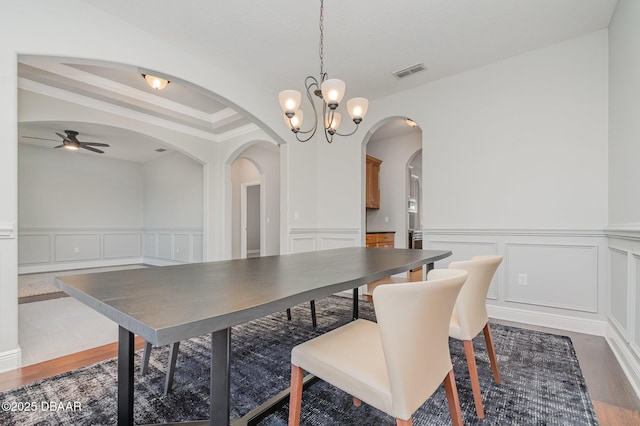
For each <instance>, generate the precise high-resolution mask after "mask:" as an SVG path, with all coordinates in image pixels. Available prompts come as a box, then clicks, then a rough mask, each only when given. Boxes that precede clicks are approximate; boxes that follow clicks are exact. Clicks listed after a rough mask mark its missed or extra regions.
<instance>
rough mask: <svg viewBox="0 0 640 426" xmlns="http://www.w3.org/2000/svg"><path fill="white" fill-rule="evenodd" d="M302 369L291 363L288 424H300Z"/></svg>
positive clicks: (291, 425)
mask: <svg viewBox="0 0 640 426" xmlns="http://www.w3.org/2000/svg"><path fill="white" fill-rule="evenodd" d="M303 376H304V371H303V370H302V368H300V367H298V366H297V365H294V364H291V391H290V393H289V426H300V410H301V407H302V378H303Z"/></svg>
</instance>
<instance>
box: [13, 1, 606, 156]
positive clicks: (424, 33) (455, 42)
mask: <svg viewBox="0 0 640 426" xmlns="http://www.w3.org/2000/svg"><path fill="white" fill-rule="evenodd" d="M83 1H85V2H86V3H88V4H91V5H93V6H95V7H98V8H100V9H102V10H104V11H105V12H107V13H109V14H112V15H114V16H116V17H118V18H120V19H122V20H124V21H127V22H129V23H130V24H131V25H134V26H136V27H139V28H141V29H143V30H145V31H147V32H150V33H152V34H154V35H155V36H156V37H158V38H160V39H163V40H165V41H166V42H167V43H171V44H174V45H176V46H178V47H179V48H181V49H182V50H184V51H187V52H190V53H192V54H193V55H197V56H198V57H200V58H205V59H208V60H209V61H210V62H211V63H213V64H214V65H215V66H217V67H220V68H223V69H225V70H229V71H232V72H233V73H234V74H235V75H237V76H239V77H240V78H244V79H247V80H249V81H253V82H257V83H259V84H260V85H261V86H263V88H264V89H265V90H266V91H268V92H271V93H273V95H274V105H275V97H276V94H277V92H278V91H280V90H283V89H286V88H295V89H298V90H302V89H303V84H304V77H305V76H306V75H313V76H316V77H317V76H318V74H319V58H318V42H319V29H318V19H319V5H320V3H319V0H318V1H310V0H307V1H300V0H277V1H253V2H246V1H224V2H223V1H210V0H206V1H205V0H190V1H186V0H163V1H162V2H157V1H156V0H136V1H135V2H132V1H131V0H83ZM615 4H616V0H402V1H395V2H390V1H389V2H383V1H371V0H349V1H344V0H342V1H339V0H326V3H325V22H324V27H325V43H324V44H325V47H324V63H325V71H326V72H328V73H329V75H330V76H331V77H337V78H341V79H343V80H345V82H346V83H347V94H346V97H353V96H364V97H367V98H369V99H375V98H379V97H381V96H385V95H389V94H392V93H396V92H399V91H404V90H407V89H410V88H413V87H416V86H419V85H422V84H425V83H428V82H431V81H435V80H438V79H442V78H446V77H448V76H451V75H454V74H457V73H460V72H464V71H466V70H469V69H473V68H476V67H480V66H483V65H486V64H489V63H492V62H495V61H499V60H502V59H505V58H508V57H511V56H514V55H518V54H521V53H524V52H527V51H530V50H533V49H537V48H542V47H545V46H548V45H551V44H554V43H558V42H560V41H563V40H567V39H570V38H574V37H577V36H580V35H584V34H587V33H590V32H593V31H596V30H598V29H602V28H606V27H607V26H608V24H609V20H610V17H611V14H612V12H613V9H614V7H615ZM417 63H424V64H425V66H426V67H427V71H426V72H423V73H419V74H415V75H412V76H410V77H408V78H406V79H403V80H398V79H396V78H395V77H394V76H393V75H392V73H393V72H394V71H398V70H400V69H403V68H406V67H409V66H412V65H414V64H417ZM19 76H20V77H21V81H22V82H23V83H22V84H33V83H31V82H35V84H37V85H41V86H49V87H54V88H57V89H63V90H68V91H72V92H74V93H77V94H79V95H81V96H87V97H91V98H95V99H97V100H100V101H103V102H109V103H112V104H115V105H118V106H120V107H125V108H130V109H132V110H133V111H137V112H143V113H146V114H151V115H154V116H157V117H161V118H163V119H168V120H172V121H175V122H176V123H178V124H179V125H183V126H188V127H191V128H193V129H194V132H198V135H200V136H202V137H206V138H208V139H211V140H212V141H218V142H223V141H224V140H226V139H227V138H230V137H232V136H233V135H235V134H238V133H242V132H244V131H250V130H252V129H255V128H256V127H255V125H254V124H253V123H251V122H250V121H249V120H247V119H246V118H245V117H243V116H242V115H240V114H238V113H237V112H235V111H234V110H232V109H230V108H228V107H227V106H226V105H223V104H221V103H219V102H218V101H217V100H216V99H215V97H214V95H213V94H207V93H203V92H201V91H196V90H194V89H192V88H189V87H186V86H184V85H181V84H179V83H178V82H172V83H171V84H170V85H169V86H168V87H167V88H166V89H164V90H162V91H158V92H154V91H153V90H150V89H149V87H148V86H146V83H145V82H144V80H143V79H142V77H141V76H140V72H139V70H137V69H124V68H123V69H114V68H105V67H101V66H96V65H95V64H63V63H62V64H61V63H58V62H55V61H51V60H47V59H46V58H37V57H24V58H21V64H20V66H19ZM283 125H284V124H283ZM396 125H398V124H397V123H396ZM76 127H78V126H76ZM66 129H69V130H78V131H80V136H79V139H80V140H81V141H82V140H83V137H84V136H85V135H86V137H87V139H86V140H88V139H89V138H91V139H92V140H93V141H97V142H106V143H109V144H111V145H113V147H112V148H113V149H109V148H107V149H106V150H105V151H108V152H111V153H113V154H105V156H106V155H114V156H115V155H116V145H117V144H121V143H128V144H129V147H128V149H129V150H131V149H133V145H134V144H137V143H139V142H142V143H143V145H147V144H148V146H144V147H143V148H141V152H140V157H139V158H140V159H139V160H134V161H148V160H149V159H151V158H154V157H153V155H157V153H156V154H149V153H150V152H155V149H156V148H157V146H156V145H157V143H156V142H155V141H148V140H144V138H140V137H139V136H140V135H137V134H118V132H117V129H104V128H102V129H100V128H96V129H95V130H94V129H92V128H91V127H90V126H89V127H86V126H85V127H82V128H80V127H78V128H74V127H73V123H42V124H40V125H39V124H38V123H30V125H29V126H28V127H27V126H21V127H20V134H21V135H24V134H27V133H29V136H42V135H43V134H49V135H50V136H52V138H55V133H52V132H53V131H58V132H62V131H63V130H66ZM382 131H384V129H382ZM124 133H126V132H124ZM103 138H104V139H103ZM32 141H33V140H32ZM21 142H27V140H26V139H25V138H21ZM41 142H45V141H41ZM45 143H46V142H45ZM51 143H52V144H54V143H55V142H51ZM154 144H155V145H154ZM151 148H153V149H151ZM129 152H131V151H129ZM87 153H88V154H89V155H98V154H94V153H89V152H88V151H87ZM145 155H146V156H145ZM130 158H131V157H130ZM136 158H138V156H137V155H136Z"/></svg>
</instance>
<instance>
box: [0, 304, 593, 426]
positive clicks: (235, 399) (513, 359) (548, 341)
mask: <svg viewBox="0 0 640 426" xmlns="http://www.w3.org/2000/svg"><path fill="white" fill-rule="evenodd" d="M316 304H317V312H318V328H317V329H313V327H312V326H311V319H310V313H309V305H308V304H302V305H299V306H296V307H294V308H293V309H292V312H293V320H292V321H290V322H289V321H287V319H286V314H285V313H284V312H282V313H277V314H274V315H269V316H267V317H264V318H261V319H259V320H256V321H252V322H250V323H248V324H245V325H242V326H238V327H234V328H233V331H232V340H233V354H232V374H231V383H232V389H231V393H232V396H231V401H232V415H233V416H234V417H239V416H242V415H244V414H246V413H247V412H249V411H250V410H251V409H253V408H255V407H256V406H257V405H259V404H260V403H261V402H263V401H264V400H266V399H268V398H269V397H271V396H273V395H275V394H277V393H278V392H279V391H280V390H282V389H283V388H285V387H287V386H288V385H289V379H290V364H289V360H290V351H291V348H292V347H293V346H294V345H296V344H298V343H300V342H302V341H305V340H308V339H309V338H312V337H314V336H317V335H319V334H321V333H324V332H326V331H328V330H330V329H333V328H335V327H337V326H340V325H342V324H345V323H346V322H347V321H349V319H350V316H351V299H349V298H341V297H335V296H333V297H328V298H325V299H321V300H318V301H317V302H316ZM360 316H361V318H367V319H374V318H375V317H374V313H373V307H372V304H370V303H366V302H361V311H360ZM492 330H493V336H494V341H495V345H496V351H497V353H498V362H499V364H500V371H501V374H502V380H503V383H502V384H501V385H496V384H494V383H493V378H492V374H491V367H490V364H489V360H488V357H487V353H486V348H485V345H484V340H483V338H482V337H481V336H480V337H479V338H477V339H476V340H475V341H474V349H475V350H476V355H477V359H478V371H479V375H480V384H481V388H482V392H483V395H482V396H483V400H484V403H485V405H484V407H485V412H486V418H485V419H484V420H482V421H481V420H478V419H477V418H476V416H475V410H474V404H473V396H472V393H471V387H470V385H469V377H468V372H467V367H466V361H465V356H464V349H463V346H462V344H461V342H458V341H454V340H452V341H451V355H452V359H453V364H454V372H455V376H456V382H457V384H458V392H459V395H460V403H461V406H462V412H463V418H464V422H465V424H467V425H480V424H481V425H597V424H598V423H597V420H596V416H595V412H594V409H593V405H592V403H591V399H590V397H589V394H588V391H587V387H586V385H585V382H584V378H583V377H582V372H581V370H580V366H579V364H578V360H577V358H576V354H575V351H574V349H573V345H572V343H571V339H569V338H568V337H564V336H556V335H551V334H545V333H540V332H536V331H529V330H524V329H519V328H514V327H506V326H500V325H493V326H492ZM209 342H210V340H209V337H208V336H204V337H199V338H195V339H191V340H189V341H187V342H183V343H182V344H181V346H180V354H179V356H178V363H177V367H176V374H175V379H174V387H173V391H172V392H171V393H170V394H169V395H168V396H164V395H163V384H164V382H163V381H164V370H165V366H166V361H167V352H168V350H167V348H166V347H164V348H154V350H153V352H152V359H151V363H150V368H149V374H148V375H147V376H145V377H139V378H138V379H137V382H136V386H135V422H136V424H147V423H162V422H170V421H185V420H198V419H206V418H208V416H209V404H208V398H209V385H208V383H209V359H210V352H209V348H210V346H209V345H210V343H209ZM140 359H141V353H136V362H137V364H136V365H137V367H139V364H140ZM116 370H117V362H116V360H108V361H104V362H101V363H98V364H95V365H91V366H88V367H85V368H81V369H78V370H74V371H72V372H68V373H64V374H61V375H58V376H56V377H53V378H50V379H45V380H41V381H39V382H35V383H33V384H30V385H26V386H23V387H20V388H16V389H13V390H11V391H8V392H4V393H0V402H2V408H3V412H2V413H1V414H0V424H2V425H108V424H115V423H116ZM287 416H288V405H285V406H284V407H283V408H282V409H281V410H280V411H278V412H277V413H276V414H273V415H271V416H269V417H267V418H265V419H264V420H263V421H262V423H261V424H263V425H285V424H286V420H287ZM301 420H302V424H305V425H359V426H362V425H394V424H395V421H394V419H392V418H391V417H389V416H388V415H386V414H384V413H382V412H380V411H378V410H376V409H374V408H372V407H370V406H367V405H366V404H363V405H362V406H361V407H360V408H356V407H354V406H353V405H352V398H351V396H349V395H347V394H345V393H344V392H342V391H340V390H338V389H336V388H334V387H332V386H330V385H328V384H326V383H324V382H317V383H315V384H313V385H312V386H311V387H310V388H309V389H307V390H306V391H305V392H304V394H303V402H302V418H301ZM413 421H414V424H415V425H449V424H451V423H450V422H451V421H450V417H449V410H448V407H447V401H446V397H445V393H444V389H443V387H442V386H441V387H440V389H439V390H437V391H436V392H435V393H434V395H433V396H432V397H431V398H430V399H429V400H428V401H427V402H426V403H425V404H424V405H423V406H422V407H421V408H420V409H419V410H418V411H417V412H416V413H415V414H414V416H413Z"/></svg>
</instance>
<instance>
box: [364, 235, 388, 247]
mask: <svg viewBox="0 0 640 426" xmlns="http://www.w3.org/2000/svg"><path fill="white" fill-rule="evenodd" d="M394 240H395V234H394V233H393V232H371V233H367V247H377V248H380V247H385V248H393V247H394Z"/></svg>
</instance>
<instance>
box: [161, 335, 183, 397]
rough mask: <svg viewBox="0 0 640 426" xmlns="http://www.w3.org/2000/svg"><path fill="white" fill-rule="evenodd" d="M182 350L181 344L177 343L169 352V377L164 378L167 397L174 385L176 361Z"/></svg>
mask: <svg viewBox="0 0 640 426" xmlns="http://www.w3.org/2000/svg"><path fill="white" fill-rule="evenodd" d="M179 350H180V342H175V343H174V344H172V345H171V351H170V352H169V362H168V364H167V375H166V377H165V378H164V394H165V395H167V394H168V393H169V392H170V391H171V386H172V385H173V373H175V371H176V359H177V358H178V351H179Z"/></svg>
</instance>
